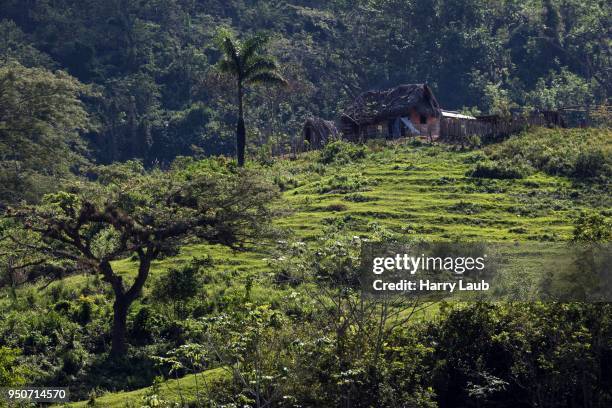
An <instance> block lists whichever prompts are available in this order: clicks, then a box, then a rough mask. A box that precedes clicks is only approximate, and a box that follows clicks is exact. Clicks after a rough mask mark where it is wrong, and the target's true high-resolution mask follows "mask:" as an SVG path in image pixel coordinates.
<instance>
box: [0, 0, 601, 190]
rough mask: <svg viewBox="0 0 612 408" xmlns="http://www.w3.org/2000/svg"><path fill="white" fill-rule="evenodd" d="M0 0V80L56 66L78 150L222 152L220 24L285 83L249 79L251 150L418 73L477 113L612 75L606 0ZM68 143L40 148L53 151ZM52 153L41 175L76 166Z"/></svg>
mask: <svg viewBox="0 0 612 408" xmlns="http://www.w3.org/2000/svg"><path fill="white" fill-rule="evenodd" d="M0 9H1V10H2V12H1V17H2V20H1V22H0V24H1V27H0V31H1V32H2V40H1V42H0V55H1V59H2V61H3V64H4V68H3V74H2V77H3V90H7V92H8V90H10V89H12V88H13V87H16V88H18V87H20V86H24V85H22V81H26V80H27V81H33V82H34V84H33V85H35V84H36V83H37V82H36V80H35V79H34V78H36V76H39V82H43V81H46V80H48V79H49V76H50V75H59V74H53V72H56V70H62V71H63V72H65V73H67V74H68V75H69V76H70V77H67V78H65V79H66V80H69V81H71V85H70V86H71V87H73V88H72V92H73V93H76V94H78V95H79V96H80V97H81V101H82V103H83V108H84V109H85V111H86V112H87V114H88V115H87V116H88V121H87V123H85V122H84V121H83V118H82V117H81V116H83V115H82V114H83V112H74V109H71V110H70V112H66V114H67V115H68V116H72V115H73V114H76V115H77V116H78V118H74V117H68V118H65V119H66V120H70V121H73V122H74V125H75V126H73V127H72V128H73V129H76V128H80V130H81V132H80V133H81V135H82V136H83V139H84V141H85V142H86V144H87V146H86V147H88V149H87V153H85V152H84V151H81V153H82V154H81V156H84V157H85V158H87V159H89V160H91V161H95V162H97V163H111V162H113V161H123V160H127V159H141V160H144V162H145V164H146V165H147V166H150V165H153V164H155V163H160V164H164V163H165V164H167V163H169V162H170V161H172V159H173V158H174V157H176V156H178V155H200V156H202V155H213V154H227V155H231V154H232V153H233V152H234V148H235V142H234V135H233V133H234V123H235V122H236V115H237V109H236V104H237V100H236V99H237V98H236V96H235V95H236V92H235V91H234V88H233V82H232V81H231V78H228V76H227V75H223V74H221V73H220V71H219V70H217V69H215V66H216V64H217V63H218V61H219V59H220V57H221V50H220V49H219V47H218V46H216V43H215V37H216V36H217V35H218V33H219V31H220V30H223V29H225V30H231V31H233V32H234V33H235V34H237V35H238V36H240V37H243V38H245V37H248V36H249V35H251V34H254V33H257V32H264V33H267V34H268V35H270V36H271V41H270V44H269V47H268V48H269V52H270V53H271V54H272V55H274V56H276V57H277V59H278V60H279V62H280V66H281V67H282V75H283V76H284V77H285V78H286V79H287V82H288V83H287V86H284V87H251V88H250V89H248V92H247V95H246V98H247V99H248V101H247V102H248V104H247V105H248V106H247V109H246V112H245V114H246V122H247V123H248V127H247V132H248V137H247V138H248V140H249V147H250V149H251V151H252V153H253V154H254V153H255V150H257V149H263V150H264V151H271V150H274V151H275V152H278V151H288V150H289V146H290V145H291V142H292V140H293V138H294V137H295V134H296V133H297V132H298V131H299V129H300V126H301V124H302V123H303V121H304V119H305V118H306V117H307V116H310V115H317V116H321V117H324V118H328V119H334V118H335V117H336V115H337V113H338V111H339V109H341V108H342V107H343V106H345V105H346V103H347V102H348V101H350V100H351V99H352V98H354V97H355V96H356V95H357V94H358V93H360V92H362V91H365V90H368V89H380V88H385V87H391V86H395V85H398V84H401V83H428V84H430V86H431V87H432V88H433V89H434V92H435V94H436V95H437V97H438V99H439V101H440V103H441V105H442V106H443V107H445V108H448V109H463V110H469V111H472V112H473V111H476V110H477V111H481V112H484V113H488V112H505V111H508V110H509V109H513V108H518V107H526V106H532V107H537V108H545V109H546V108H548V109H553V108H558V107H569V106H581V107H585V106H595V105H597V104H604V105H605V104H606V103H607V98H608V96H609V94H610V90H611V86H612V85H611V83H612V79H611V77H610V76H611V73H610V63H611V61H610V58H611V57H610V52H611V51H610V27H611V25H612V24H611V21H610V20H611V19H612V17H611V15H612V13H611V12H610V5H609V3H608V2H606V1H594V0H593V1H573V0H563V1H561V0H558V1H557V0H546V1H527V2H525V1H512V0H508V1H506V0H504V1H501V0H500V1H480V0H474V1H472V0H467V1H464V0H443V1H442V0H415V1H350V2H347V1H322V2H318V1H296V2H284V1H220V2H217V1H178V0H156V1H136V0H112V1H103V2H101V1H96V0H92V1H71V0H62V1H52V2H51V1H42V2H41V1H26V2H24V1H9V0H4V1H2V3H1V8H0ZM7 64H13V65H7ZM15 64H18V65H15ZM7 66H8V68H7ZM10 67H12V68H10ZM31 70H36V71H31ZM61 75H66V74H61ZM60 84H61V82H58V85H57V86H61V85H60ZM67 86H68V85H67ZM3 95H4V97H5V98H6V97H9V96H8V94H6V93H3ZM58 103H62V104H63V102H61V101H58ZM3 105H4V109H6V110H7V111H6V112H3V116H4V115H8V116H9V117H10V115H11V112H10V111H8V109H9V106H10V104H8V103H4V102H3ZM54 119H55V120H58V119H59V118H54ZM3 121H4V119H3ZM7 123H8V122H7ZM18 125H19V124H16V126H18ZM7 126H8V127H10V126H12V124H10V125H7ZM58 126H59V125H58ZM65 133H66V132H64V134H65ZM32 137H33V136H32V135H30V137H29V138H27V139H28V140H30V138H32ZM63 137H65V138H68V136H67V135H64V136H63ZM75 143H77V141H76V140H72V139H69V138H68V139H63V138H62V139H60V140H54V141H53V142H50V143H49V146H47V147H46V149H52V150H49V151H52V152H54V155H56V156H57V153H58V150H56V149H62V146H64V145H65V146H70V147H72V149H71V150H72V151H74V149H73V147H74V144H75ZM36 144H37V146H40V145H41V143H36ZM33 149H34V147H33V146H30V147H26V146H23V149H22V150H18V151H14V152H12V153H11V154H9V155H6V154H4V153H3V157H2V158H1V160H2V170H1V171H2V179H3V180H6V178H7V177H9V179H8V180H9V181H10V180H11V178H10V177H12V176H10V175H7V174H6V173H7V172H10V171H11V170H10V169H11V168H12V167H14V163H13V164H11V163H12V162H15V161H17V162H19V165H20V166H23V167H22V169H23V172H26V173H30V172H31V173H33V174H34V175H36V174H37V173H39V171H38V169H37V167H38V166H35V165H33V164H32V163H31V160H29V156H30V155H31V154H33ZM60 156H62V162H63V163H58V162H55V163H53V166H49V167H46V171H45V172H44V173H49V172H55V173H61V172H65V171H66V170H67V169H69V168H73V169H74V168H75V167H79V166H78V164H79V163H80V162H79V160H77V157H76V156H74V155H64V154H61V155H60ZM47 175H48V174H43V175H42V176H47ZM22 177H25V176H22ZM3 184H4V183H3ZM14 191H17V190H15V189H14ZM6 195H7V193H6V192H5V193H3V198H4V199H6V198H7V197H6Z"/></svg>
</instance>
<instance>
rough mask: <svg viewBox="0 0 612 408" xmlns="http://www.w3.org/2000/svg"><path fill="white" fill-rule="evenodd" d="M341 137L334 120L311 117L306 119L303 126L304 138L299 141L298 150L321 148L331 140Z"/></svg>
mask: <svg viewBox="0 0 612 408" xmlns="http://www.w3.org/2000/svg"><path fill="white" fill-rule="evenodd" d="M338 138H339V132H338V129H337V128H336V125H335V124H334V122H332V121H329V120H325V119H321V118H316V117H311V118H308V119H306V121H305V122H304V126H303V128H302V138H301V140H300V141H299V143H298V146H297V148H298V151H304V150H309V149H319V148H321V147H323V146H325V145H326V144H327V143H328V142H329V141H331V140H335V139H338Z"/></svg>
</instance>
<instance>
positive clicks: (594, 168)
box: [572, 150, 610, 179]
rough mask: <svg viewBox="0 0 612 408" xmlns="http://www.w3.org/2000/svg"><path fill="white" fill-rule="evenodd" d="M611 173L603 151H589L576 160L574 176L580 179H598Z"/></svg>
mask: <svg viewBox="0 0 612 408" xmlns="http://www.w3.org/2000/svg"><path fill="white" fill-rule="evenodd" d="M609 171H610V169H609V164H608V163H607V161H606V157H605V156H604V154H603V152H602V151H601V150H589V151H586V152H581V153H579V154H578V157H577V158H576V162H575V164H574V171H573V173H572V175H573V176H574V177H575V178H578V179H585V178H592V177H598V176H600V175H604V174H606V173H608V172H609Z"/></svg>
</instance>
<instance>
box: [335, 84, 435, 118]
mask: <svg viewBox="0 0 612 408" xmlns="http://www.w3.org/2000/svg"><path fill="white" fill-rule="evenodd" d="M411 108H414V109H416V111H417V112H419V114H422V115H427V116H436V117H438V116H440V105H439V104H438V101H437V100H436V98H435V96H434V95H433V93H432V92H431V89H430V88H429V86H428V85H426V84H406V85H399V86H397V87H395V88H391V89H387V90H384V91H368V92H364V93H362V94H361V95H359V96H358V97H357V98H356V99H355V101H354V102H353V103H352V104H351V105H350V106H349V107H348V108H347V109H346V110H345V111H344V112H343V113H342V115H341V116H340V119H341V120H343V121H350V122H353V123H355V124H357V125H365V124H369V123H377V122H381V121H383V120H386V119H388V118H393V117H397V116H400V115H405V114H406V112H407V111H408V110H409V109H411Z"/></svg>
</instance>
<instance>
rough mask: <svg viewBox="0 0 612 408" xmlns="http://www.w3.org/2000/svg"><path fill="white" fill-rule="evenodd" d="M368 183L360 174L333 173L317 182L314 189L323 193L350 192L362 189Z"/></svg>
mask: <svg viewBox="0 0 612 408" xmlns="http://www.w3.org/2000/svg"><path fill="white" fill-rule="evenodd" d="M368 184H369V181H368V179H365V178H363V177H361V176H352V175H351V176H346V175H341V176H339V175H334V176H332V177H330V178H328V179H326V180H323V181H321V182H319V183H317V187H316V191H317V193H319V194H325V193H340V194H341V193H351V192H354V191H359V190H363V189H364V188H365V187H366V186H367V185H368Z"/></svg>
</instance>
